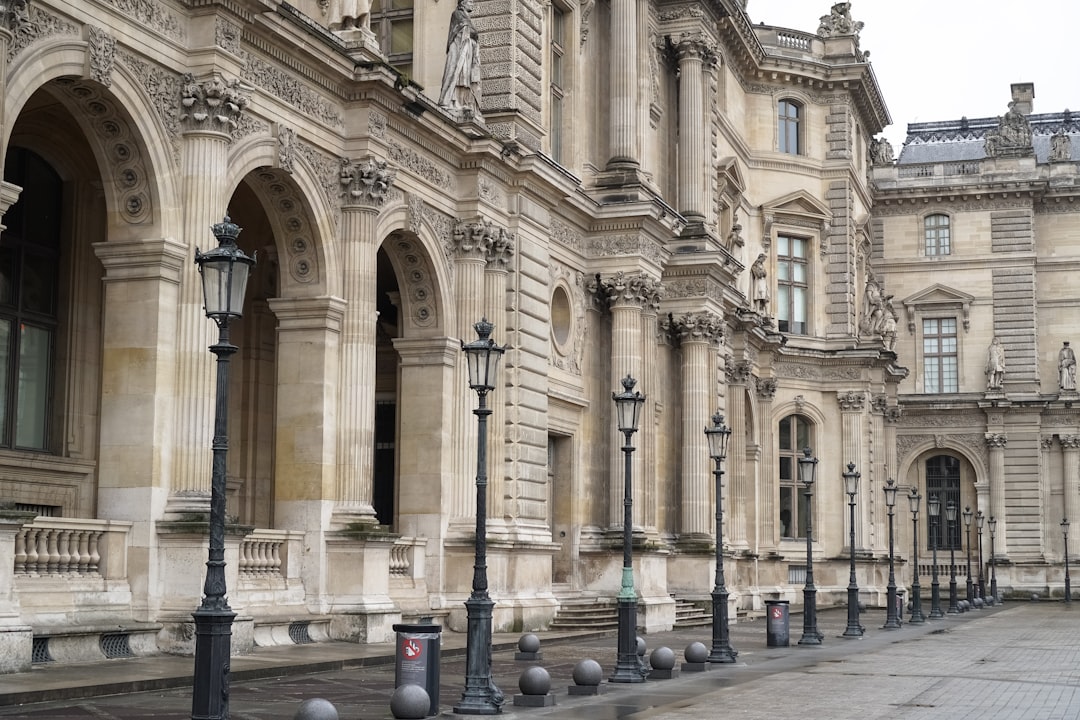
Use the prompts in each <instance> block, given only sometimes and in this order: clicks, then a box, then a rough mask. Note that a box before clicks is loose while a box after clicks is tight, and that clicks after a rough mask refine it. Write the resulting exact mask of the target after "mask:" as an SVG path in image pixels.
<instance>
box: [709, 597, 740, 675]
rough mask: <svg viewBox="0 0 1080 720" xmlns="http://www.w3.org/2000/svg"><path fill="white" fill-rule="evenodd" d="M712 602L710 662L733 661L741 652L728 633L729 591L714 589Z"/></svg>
mask: <svg viewBox="0 0 1080 720" xmlns="http://www.w3.org/2000/svg"><path fill="white" fill-rule="evenodd" d="M712 603H713V606H712V625H713V627H712V651H711V652H710V653H709V662H711V663H733V662H735V657H736V656H737V655H738V654H739V653H738V652H737V651H736V650H735V649H734V648H733V647H731V638H730V635H729V633H728V593H727V591H726V590H718V591H714V592H713V594H712Z"/></svg>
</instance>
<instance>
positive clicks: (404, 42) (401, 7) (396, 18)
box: [370, 0, 438, 90]
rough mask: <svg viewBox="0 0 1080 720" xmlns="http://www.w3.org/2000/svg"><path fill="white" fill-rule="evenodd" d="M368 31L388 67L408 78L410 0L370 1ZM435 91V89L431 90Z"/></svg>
mask: <svg viewBox="0 0 1080 720" xmlns="http://www.w3.org/2000/svg"><path fill="white" fill-rule="evenodd" d="M370 18H371V31H372V32H373V33H375V37H377V38H378V39H379V48H380V49H381V50H382V52H383V55H385V56H386V59H387V60H388V61H389V62H390V64H391V65H392V66H393V67H394V69H396V70H397V71H398V72H400V73H401V74H403V75H406V76H411V75H412V60H413V57H412V56H413V0H372V3H371V15H370ZM435 89H436V90H438V88H437V87H436V88H435Z"/></svg>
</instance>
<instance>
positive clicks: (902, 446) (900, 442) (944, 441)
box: [896, 433, 987, 466]
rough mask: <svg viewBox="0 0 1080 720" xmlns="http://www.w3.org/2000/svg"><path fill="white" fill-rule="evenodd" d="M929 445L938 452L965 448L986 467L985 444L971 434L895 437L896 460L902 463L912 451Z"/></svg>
mask: <svg viewBox="0 0 1080 720" xmlns="http://www.w3.org/2000/svg"><path fill="white" fill-rule="evenodd" d="M926 444H930V445H932V446H933V447H934V448H937V449H939V450H946V449H949V448H965V449H967V451H968V452H969V453H971V454H972V455H973V456H975V457H977V458H979V459H980V460H981V462H982V463H983V465H984V466H985V465H987V462H986V459H987V454H986V442H985V440H983V436H982V435H977V434H973V433H958V434H939V435H931V434H914V435H897V436H896V459H897V461H898V462H900V463H903V462H904V460H905V459H906V458H907V457H908V455H910V454H911V452H912V450H913V449H914V448H916V447H919V446H921V445H926Z"/></svg>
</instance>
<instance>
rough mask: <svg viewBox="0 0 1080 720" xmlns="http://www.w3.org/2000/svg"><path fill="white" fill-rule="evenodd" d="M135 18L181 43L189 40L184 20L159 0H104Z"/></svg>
mask: <svg viewBox="0 0 1080 720" xmlns="http://www.w3.org/2000/svg"><path fill="white" fill-rule="evenodd" d="M102 1H103V2H105V3H106V4H108V5H112V6H113V7H114V8H116V9H117V10H119V11H120V12H122V13H124V14H125V15H127V16H128V17H130V18H132V19H133V20H135V21H136V22H137V23H138V24H139V25H142V26H143V27H145V28H149V29H151V30H154V31H156V32H159V33H161V34H162V35H165V36H167V37H170V38H172V39H173V40H177V41H179V42H181V43H183V42H184V41H186V40H187V33H186V32H185V30H184V28H185V27H186V26H185V25H184V22H182V21H181V18H180V17H179V16H177V15H176V14H174V13H172V12H170V11H169V9H168V7H167V6H166V5H165V3H162V2H159V0H102Z"/></svg>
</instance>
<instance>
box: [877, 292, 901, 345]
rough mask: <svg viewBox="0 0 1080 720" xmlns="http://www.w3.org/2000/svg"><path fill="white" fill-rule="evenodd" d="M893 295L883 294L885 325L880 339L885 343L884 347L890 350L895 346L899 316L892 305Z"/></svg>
mask: <svg viewBox="0 0 1080 720" xmlns="http://www.w3.org/2000/svg"><path fill="white" fill-rule="evenodd" d="M892 299H893V296H892V295H886V296H885V325H884V327H883V328H882V330H881V339H882V341H883V342H884V343H885V349H886V350H888V351H889V352H892V351H893V350H894V349H895V348H896V323H897V321H898V320H899V319H900V316H899V315H898V314H897V313H896V308H895V307H893V302H892Z"/></svg>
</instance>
